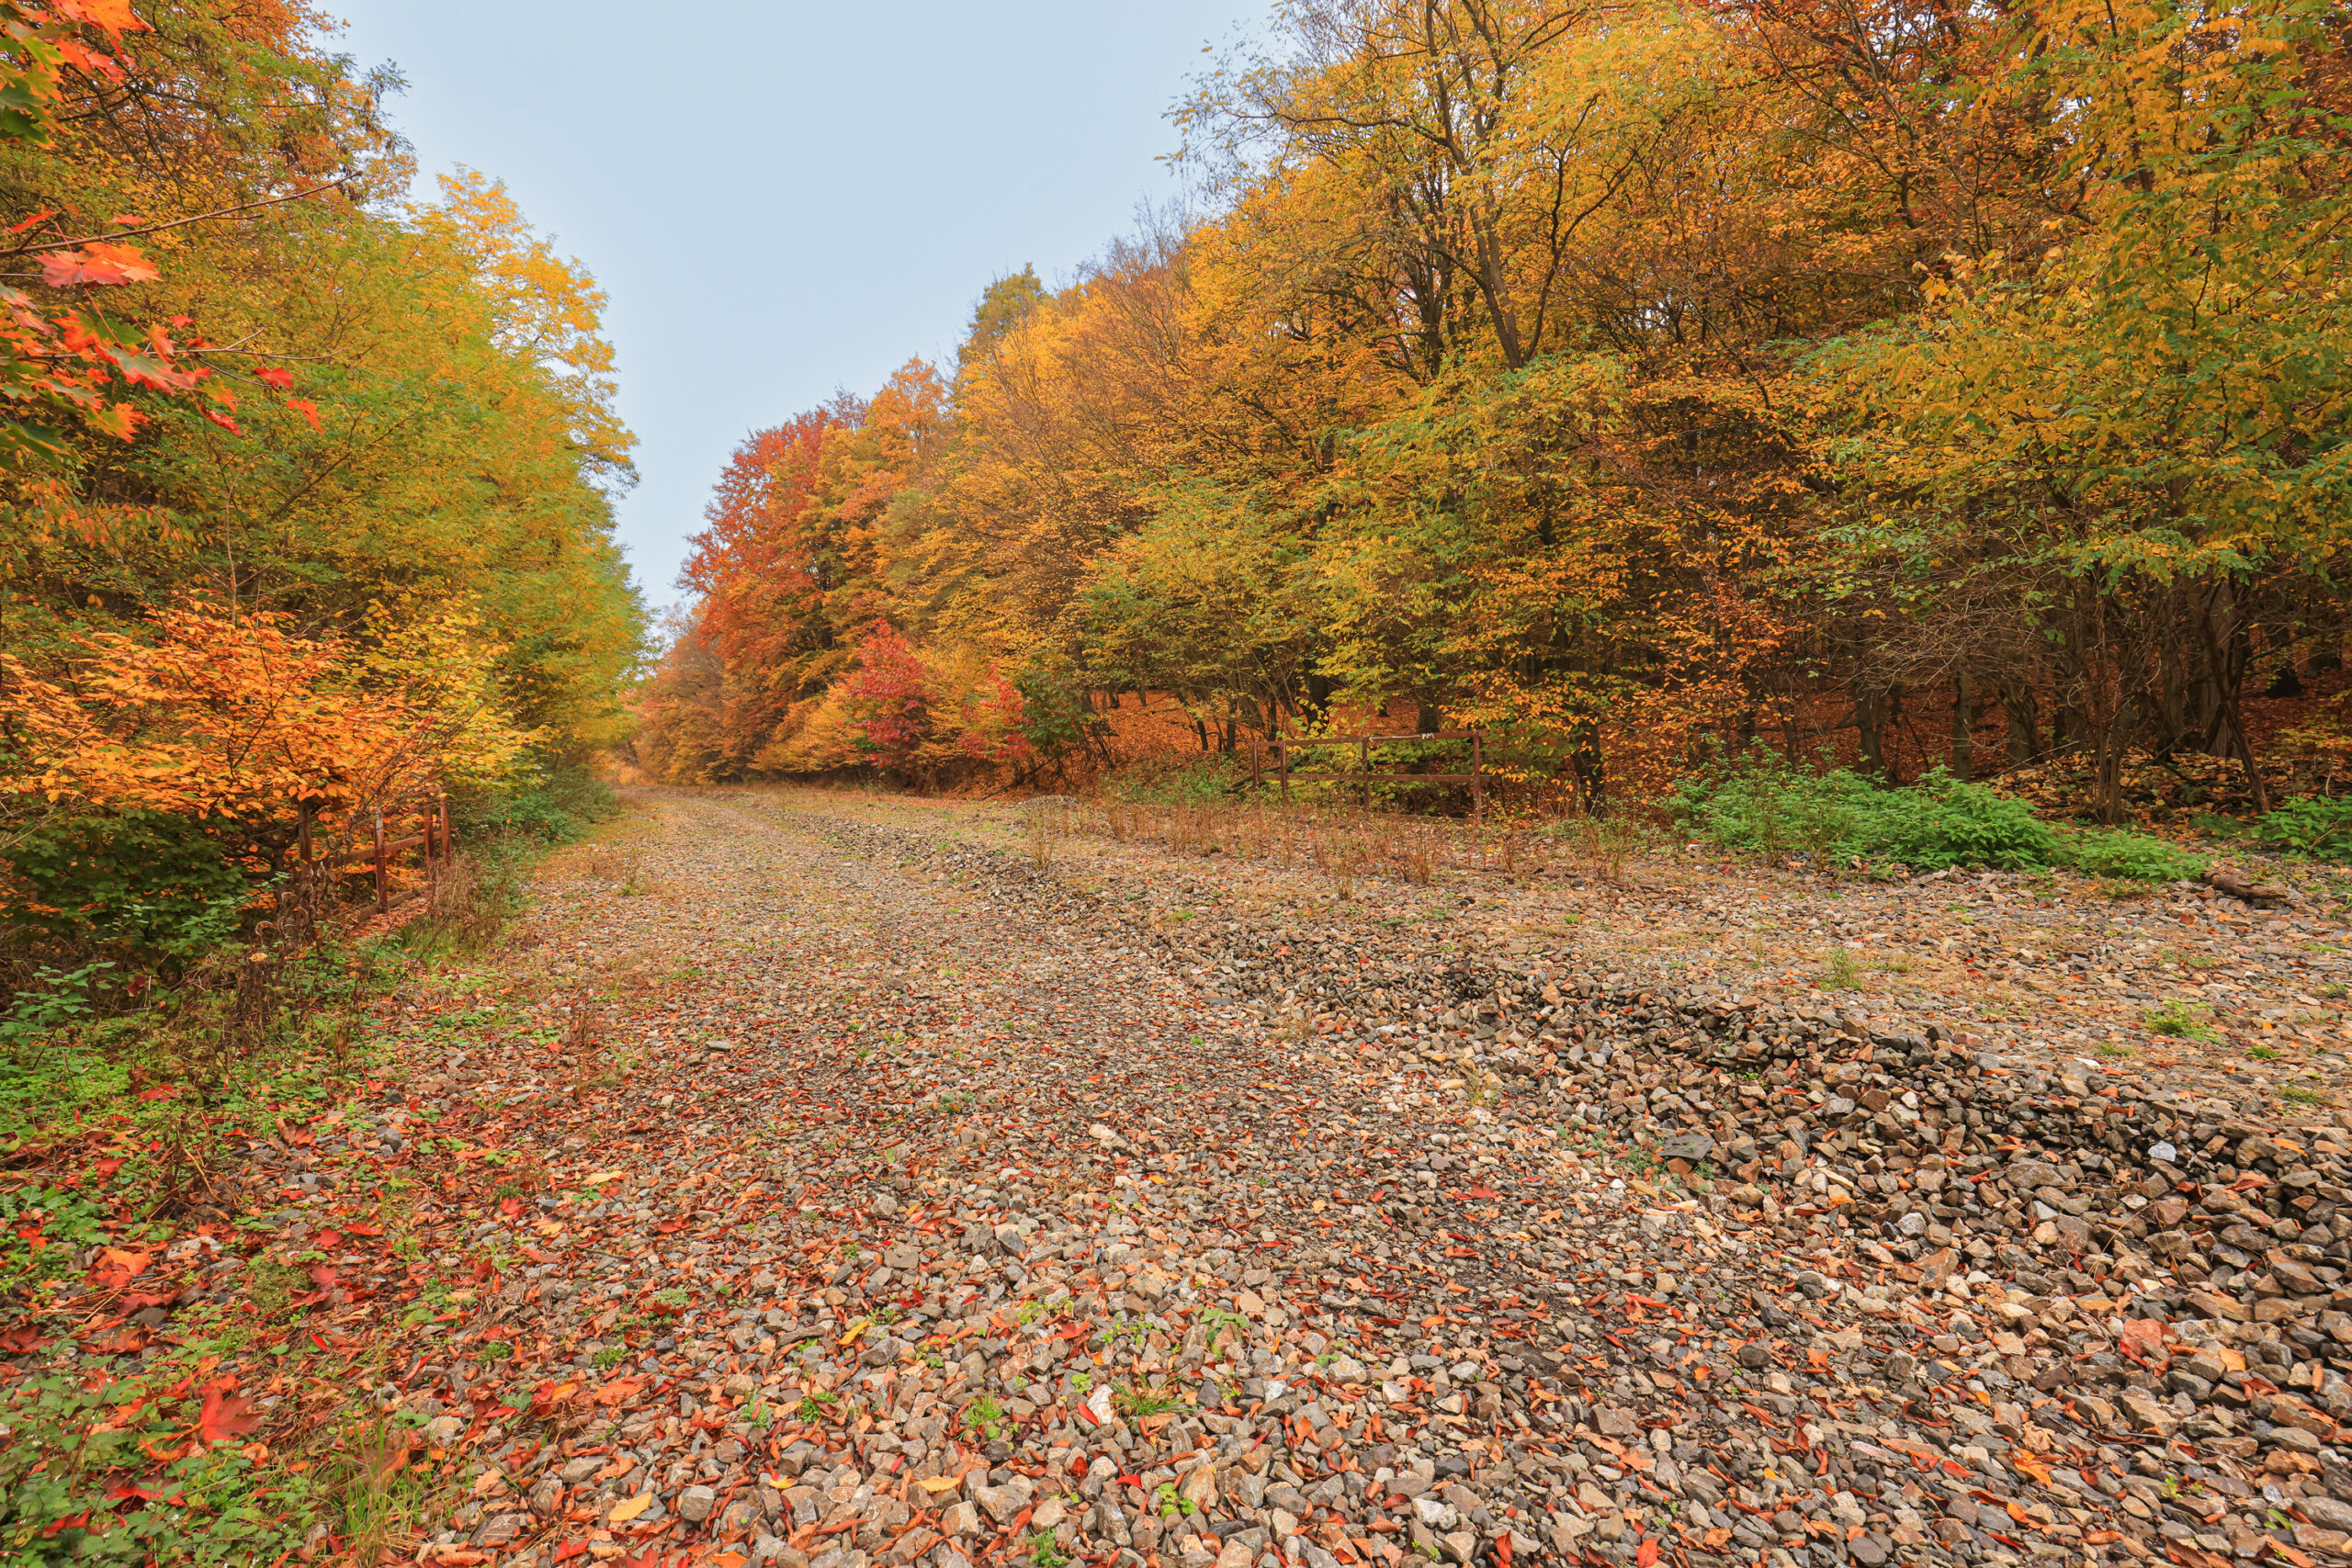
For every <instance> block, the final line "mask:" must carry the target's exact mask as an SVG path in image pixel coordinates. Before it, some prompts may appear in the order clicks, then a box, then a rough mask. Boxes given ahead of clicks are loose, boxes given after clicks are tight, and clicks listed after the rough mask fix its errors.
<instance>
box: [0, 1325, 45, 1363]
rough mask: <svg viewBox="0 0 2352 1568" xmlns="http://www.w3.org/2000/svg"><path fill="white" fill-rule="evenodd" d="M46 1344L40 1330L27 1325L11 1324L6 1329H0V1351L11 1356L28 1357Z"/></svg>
mask: <svg viewBox="0 0 2352 1568" xmlns="http://www.w3.org/2000/svg"><path fill="white" fill-rule="evenodd" d="M48 1343H49V1341H48V1340H47V1339H45V1338H43V1337H42V1336H41V1332H40V1329H38V1328H35V1327H34V1326H33V1325H31V1324H29V1323H18V1324H12V1325H9V1326H8V1327H6V1328H0V1350H5V1351H6V1352H7V1353H8V1354H9V1355H11V1356H24V1355H29V1354H31V1353H32V1352H33V1351H35V1350H38V1349H40V1348H41V1347H42V1346H44V1345H46V1344H48Z"/></svg>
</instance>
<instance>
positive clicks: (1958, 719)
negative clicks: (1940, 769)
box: [1951, 670, 1976, 780]
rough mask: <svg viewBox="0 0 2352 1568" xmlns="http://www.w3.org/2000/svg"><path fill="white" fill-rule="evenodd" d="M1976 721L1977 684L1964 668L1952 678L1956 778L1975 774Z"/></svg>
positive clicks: (1953, 756) (1952, 758) (1953, 750)
mask: <svg viewBox="0 0 2352 1568" xmlns="http://www.w3.org/2000/svg"><path fill="white" fill-rule="evenodd" d="M1975 722H1976V692H1975V684H1974V682H1972V681H1970V680H1969V678H1968V671H1965V670H1963V671H1961V672H1960V673H1959V674H1957V675H1955V676H1953V677H1952V679H1951V774H1952V777H1954V778H1956V779H1962V780H1965V779H1970V778H1973V777H1974V776H1975V773H1976V757H1975V752H1974V743H1975V737H1974V735H1973V733H1971V732H1972V730H1973V728H1974V727H1975Z"/></svg>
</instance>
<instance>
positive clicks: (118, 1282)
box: [90, 1247, 153, 1291]
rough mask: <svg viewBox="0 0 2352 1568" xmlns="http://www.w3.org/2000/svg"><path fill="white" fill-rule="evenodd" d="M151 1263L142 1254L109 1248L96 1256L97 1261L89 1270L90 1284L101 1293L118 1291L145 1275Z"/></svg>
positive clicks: (146, 1255) (150, 1259)
mask: <svg viewBox="0 0 2352 1568" xmlns="http://www.w3.org/2000/svg"><path fill="white" fill-rule="evenodd" d="M151 1261H153V1259H152V1258H150V1257H149V1256H148V1254H146V1253H144V1252H125V1251H124V1250H122V1248H120V1247H107V1249H106V1250H104V1251H103V1252H101V1253H99V1254H98V1261H97V1263H96V1266H95V1267H93V1268H92V1269H91V1270H90V1283H91V1284H92V1285H95V1286H96V1287H97V1288H98V1289H99V1290H101V1291H119V1290H121V1289H122V1288H123V1287H124V1286H125V1285H128V1284H130V1281H131V1280H135V1279H137V1278H139V1276H140V1275H141V1274H143V1273H145V1272H146V1271H147V1265H148V1264H149V1263H150V1262H151Z"/></svg>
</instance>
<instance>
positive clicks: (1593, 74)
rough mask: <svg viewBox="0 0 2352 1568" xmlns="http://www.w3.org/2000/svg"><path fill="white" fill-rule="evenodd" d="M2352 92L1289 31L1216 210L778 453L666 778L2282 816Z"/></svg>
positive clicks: (2131, 65)
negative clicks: (2220, 767)
mask: <svg viewBox="0 0 2352 1568" xmlns="http://www.w3.org/2000/svg"><path fill="white" fill-rule="evenodd" d="M2348 95H2352V57H2347V55H2346V17H2345V14H2344V12H2343V10H2342V8H2341V7H2340V6H2335V5H2333V4H2327V3H2322V0H2310V3H2304V0H2287V3H2270V0H2265V3H2262V4H2257V5H2251V6H2238V7H2232V8H2229V9H2227V10H2224V11H2218V12H2217V11H2212V10H2210V9H2205V8H2199V7H2188V6H2177V5H2171V4H2150V5H2143V6H2124V7H2117V6H2108V5H2104V4H2100V5H2088V4H2072V3H2061V4H2056V5H2045V6H2032V7H2029V8H2023V9H2019V8H2014V7H2006V6H1994V7H1980V8H1966V7H1962V8H1951V7H1941V6H1899V5H1871V4H1868V3H1867V0H1865V3H1860V4H1851V5H1849V4H1813V3H1810V0H1731V3H1727V4H1723V5H1718V6H1680V5H1672V4H1668V5H1657V6H1652V5H1645V4H1635V5H1623V6H1619V5H1610V6H1560V5H1546V4H1532V5H1521V4H1493V5H1488V4H1436V5H1392V4H1361V5H1352V4H1338V3H1332V4H1323V3H1319V0H1308V3H1301V4H1294V5H1288V6H1283V7H1282V8H1281V10H1280V12H1279V14H1278V17H1277V25H1276V27H1275V28H1274V29H1273V31H1272V34H1271V35H1270V36H1269V37H1268V39H1266V41H1265V42H1264V43H1263V44H1262V46H1261V47H1260V48H1259V49H1258V50H1256V51H1245V52H1242V53H1238V54H1234V55H1230V56H1228V57H1226V58H1224V59H1222V60H1221V61H1220V62H1219V63H1218V64H1217V66H1216V68H1215V69H1214V71H1213V72H1211V73H1208V74H1207V75H1205V76H1204V77H1203V78H1201V79H1200V80H1199V81H1198V83H1197V90H1196V91H1195V92H1193V94H1192V95H1191V96H1188V97H1187V98H1186V99H1184V100H1183V101H1182V103H1180V104H1179V105H1178V106H1177V107H1176V108H1175V110H1174V112H1173V118H1174V120H1175V129H1176V130H1177V132H1179V133H1180V135H1181V156H1182V164H1183V165H1184V166H1185V167H1186V168H1188V169H1189V170H1191V171H1192V172H1193V173H1194V174H1195V175H1197V189H1198V191H1199V192H1200V197H1199V204H1198V207H1197V209H1193V210H1178V211H1168V212H1162V213H1159V214H1155V215H1151V216H1150V217H1148V219H1147V220H1145V221H1144V223H1143V224H1142V226H1141V227H1140V229H1139V231H1137V232H1136V234H1135V236H1134V237H1133V238H1131V239H1129V240H1126V241H1124V242H1121V243H1116V244H1114V245H1113V246H1112V247H1111V248H1110V249H1109V250H1107V251H1106V252H1105V253H1104V254H1103V255H1102V256H1101V258H1100V259H1099V260H1098V261H1097V263H1096V264H1095V265H1092V266H1091V268H1089V269H1088V270H1087V271H1086V272H1085V273H1084V275H1083V276H1080V277H1079V278H1078V279H1077V280H1076V281H1075V282H1072V283H1070V284H1069V286H1067V287H1064V288H1058V289H1049V288H1046V287H1044V286H1043V285H1042V284H1041V282H1040V281H1039V279H1038V277H1037V276H1036V275H1035V272H1034V271H1024V272H1022V273H1019V274H1016V275H1014V276H1006V277H1001V278H999V279H997V280H996V281H995V282H993V283H991V284H990V285H989V287H988V288H987V290H986V292H985V294H984V295H983V296H982V298H981V300H980V303H979V305H978V310H976V311H975V312H974V314H973V317H972V320H971V323H970V330H969V333H968V336H967V339H966V341H965V342H964V343H963V344H962V345H961V347H960V348H959V349H958V350H957V352H956V362H955V363H954V364H953V365H939V366H933V365H928V364H924V363H921V362H910V363H909V364H908V365H907V366H906V367H904V368H903V369H901V370H900V371H899V373H898V374H897V375H895V376H894V377H892V378H891V379H890V381H889V382H888V385H886V386H884V387H882V388H879V389H876V390H875V391H874V392H873V394H872V395H871V396H870V397H860V396H842V397H841V398H838V399H836V400H833V401H831V402H830V403H828V404H826V405H825V406H822V407H820V408H815V409H810V410H809V411H807V412H803V413H801V414H798V415H797V416H796V417H794V418H793V419H791V420H790V421H788V422H786V423H782V424H779V425H776V426H775V427H774V428H771V429H767V430H763V431H759V432H757V433H755V434H752V436H750V437H749V438H748V439H747V440H746V441H745V442H744V443H743V444H742V446H741V447H740V449H739V450H738V451H737V452H736V454H735V457H734V461H733V462H732V464H731V465H730V466H729V468H728V470H727V472H726V475H725V476H724V478H723V479H722V481H721V482H720V484H719V486H718V491H717V494H716V498H715V499H714V501H713V502H712V503H711V506H710V509H709V513H708V526H707V530H706V531H705V532H704V533H703V534H702V535H701V536H699V538H698V540H697V548H696V550H695V555H694V557H693V559H692V562H691V564H690V566H689V568H688V570H687V572H686V580H685V582H686V586H687V587H689V588H690V589H691V591H692V592H693V594H694V595H695V597H694V601H693V604H692V607H691V612H690V614H689V615H688V616H687V617H686V619H685V620H684V624H682V625H681V626H677V627H676V628H674V630H675V632H676V635H675V636H674V637H673V639H672V641H671V643H670V646H669V651H668V654H667V658H666V660H665V662H664V663H663V665H662V670H661V671H660V673H659V676H658V678H657V679H656V680H655V681H654V682H652V684H651V686H650V690H649V691H648V693H647V694H646V695H645V698H644V700H643V702H642V704H641V715H642V718H643V726H644V727H643V729H642V731H641V733H640V734H639V736H638V738H637V740H636V748H637V752H638V756H639V760H640V761H642V762H643V763H644V765H645V766H646V767H647V768H649V769H650V772H651V773H654V774H656V775H658V776H661V777H665V778H671V779H678V780H715V779H739V778H744V777H752V776H761V775H771V776H772V775H786V774H796V773H802V774H806V773H828V772H829V771H832V770H838V769H842V768H845V767H853V766H861V765H876V764H878V765H881V766H883V767H886V768H888V769H893V770H896V771H898V772H899V773H900V774H901V776H913V775H921V776H924V777H928V778H932V779H948V778H952V777H954V776H956V775H957V774H958V773H963V774H967V775H968V774H970V773H973V772H974V771H976V769H977V768H978V767H979V766H980V765H982V764H987V763H990V762H995V763H999V764H1003V763H1010V764H1011V765H1012V767H1013V768H1014V769H1015V770H1017V771H1025V772H1027V773H1035V772H1037V771H1039V770H1042V769H1045V768H1046V767H1047V766H1048V765H1049V764H1063V765H1067V764H1069V763H1070V762H1071V761H1080V762H1081V763H1082V762H1083V761H1084V760H1085V758H1086V754H1087V751H1088V749H1089V746H1090V743H1091V740H1093V739H1098V738H1099V737H1100V736H1101V735H1102V734H1103V732H1104V731H1105V730H1106V728H1108V727H1109V726H1110V725H1111V724H1112V723H1113V722H1114V716H1115V715H1116V714H1117V713H1118V712H1119V711H1121V708H1120V705H1121V704H1124V705H1125V709H1126V710H1127V711H1132V710H1133V709H1134V707H1135V705H1136V704H1137V703H1138V702H1140V701H1143V700H1144V699H1145V697H1146V696H1147V695H1148V696H1149V697H1150V698H1151V699H1152V700H1153V701H1155V702H1164V703H1167V704H1170V705H1173V706H1174V707H1175V708H1176V709H1177V710H1178V711H1179V713H1180V714H1181V717H1182V720H1183V721H1184V722H1188V723H1190V724H1192V725H1193V726H1194V734H1195V736H1196V737H1197V740H1198V743H1199V744H1200V745H1201V746H1203V747H1214V748H1216V749H1219V750H1228V751H1230V750H1235V749H1237V748H1241V749H1246V748H1247V746H1248V745H1249V743H1250V739H1252V738H1253V737H1262V736H1264V735H1266V734H1267V733H1269V732H1270V731H1272V729H1274V728H1276V727H1277V726H1280V727H1283V728H1286V729H1288V730H1291V731H1293V732H1299V733H1311V732H1312V729H1313V727H1314V726H1316V725H1317V724H1318V723H1323V722H1326V721H1328V719H1329V716H1330V714H1331V713H1332V711H1333V705H1334V704H1339V705H1340V706H1341V708H1342V709H1345V710H1350V711H1356V712H1363V711H1369V710H1373V709H1377V708H1380V707H1382V706H1383V705H1397V704H1404V705H1410V706H1402V707H1396V708H1395V711H1396V713H1397V716H1398V718H1399V720H1400V721H1401V720H1404V719H1408V718H1409V717H1411V716H1412V715H1413V713H1414V712H1415V711H1416V709H1417V710H1418V715H1419V722H1420V723H1421V725H1422V727H1423V728H1435V727H1436V724H1438V723H1442V724H1445V725H1466V726H1476V727H1478V728H1485V729H1487V730H1489V731H1490V732H1492V733H1493V734H1494V735H1495V736H1496V738H1497V740H1498V745H1501V746H1503V747H1506V748H1507V750H1508V755H1509V757H1510V761H1512V762H1513V764H1514V765H1515V766H1516V768H1517V769H1518V770H1519V773H1520V775H1521V777H1523V778H1526V779H1529V780H1532V781H1537V782H1539V783H1541V784H1545V785H1548V794H1549V795H1550V796H1551V797H1552V798H1553V799H1555V801H1566V800H1568V799H1573V800H1574V801H1576V802H1577V803H1580V804H1582V805H1585V806H1587V807H1591V808H1594V809H1598V810H1606V809H1608V807H1609V804H1610V803H1611V801H1612V799H1615V798H1617V797H1618V796H1620V795H1624V796H1625V797H1626V798H1638V797H1641V796H1642V795H1645V793H1646V791H1647V790H1648V789H1649V788H1650V787H1652V786H1654V785H1655V784H1657V783H1658V782H1661V781H1662V780H1664V779H1668V778H1672V777H1675V776H1679V774H1681V773H1687V772H1689V771H1690V770H1691V768H1692V767H1694V766H1696V765H1697V764H1698V763H1699V762H1700V761H1702V760H1703V759H1704V758H1705V757H1706V756H1707V755H1709V754H1710V752H1711V750H1712V749H1713V748H1715V747H1725V748H1729V749H1730V750H1733V751H1735V752H1736V751H1740V750H1745V749H1747V748H1748V747H1750V746H1752V745H1754V744H1756V743H1759V742H1760V743H1762V744H1763V745H1765V746H1766V747H1768V748H1770V750H1772V751H1773V752H1774V753H1776V754H1778V755H1779V756H1781V758H1783V759H1784V760H1785V761H1788V762H1790V763H1792V764H1798V765H1804V764H1806V763H1809V762H1810V761H1812V760H1813V759H1814V758H1815V756H1816V755H1817V754H1818V753H1820V752H1821V751H1822V750H1823V749H1824V748H1827V749H1828V750H1829V751H1830V753H1831V755H1832V758H1833V760H1835V761H1844V762H1846V763H1848V764H1854V765H1859V766H1860V767H1861V768H1862V769H1863V770H1865V771H1867V772H1871V773H1882V774H1884V773H1890V772H1892V773H1900V774H1902V775H1904V776H1906V777H1916V776H1917V773H1918V772H1919V771H1920V770H1921V769H1922V768H1923V767H1927V766H1932V765H1935V764H1938V763H1942V764H1945V765H1948V766H1949V767H1950V768H1951V771H1952V772H1954V773H1958V774H1961V775H1962V776H1966V775H1969V774H1971V773H1978V772H1983V773H1990V772H1993V771H1995V770H1996V769H2000V768H2005V767H2009V766H2016V765H2023V764H2030V763H2035V762H2038V761H2044V760H2046V759H2050V758H2053V757H2063V758H2064V759H2067V760H2068V767H2069V778H2070V786H2069V787H2070V789H2071V790H2072V792H2073V794H2074V795H2075V798H2074V799H2072V800H2070V801H2069V802H2068V803H2067V804H2068V805H2069V806H2070V807H2071V808H2072V809H2073V810H2074V811H2075V814H2077V815H2081V816H2085V817H2090V818H2104V819H2107V820H2109V821H2115V820H2120V819H2121V818H2123V816H2124V815H2125V811H2126V807H2125V800H2124V791H2123V785H2122V780H2123V778H2124V774H2125V771H2126V763H2127V759H2130V758H2133V757H2140V758H2147V757H2154V758H2160V759H2170V758H2175V757H2203V758H2212V759H2222V760H2226V761H2227V762H2228V763H2229V764H2231V765H2232V767H2233V769H2234V770H2235V771H2236V775H2237V777H2238V780H2239V783H2238V784H2237V785H2236V786H2235V787H2236V788H2237V789H2239V790H2241V791H2243V792H2244V793H2245V794H2246V795H2248V796H2249V797H2250V799H2251V800H2252V802H2253V804H2255V805H2256V806H2257V807H2267V806H2268V805H2270V804H2271V802H2270V801H2269V799H2268V795H2269V794H2270V793H2272V792H2274V791H2276V790H2277V789H2278V788H2279V787H2280V781H2281V780H2283V779H2289V778H2292V777H2294V776H2297V775H2295V774H2294V773H2293V767H2292V766H2291V763H2292V760H2293V759H2295V758H2301V759H2304V760H2305V761H2306V762H2309V761H2312V760H2313V759H2317V760H2318V763H2317V765H2318V767H2319V770H2320V772H2321V773H2333V771H2334V770H2333V765H2332V759H2333V758H2334V757H2335V756H2336V755H2339V754H2340V749H2341V747H2342V744H2343V741H2342V735H2343V733H2344V727H2343V725H2342V722H2341V712H2340V708H2339V707H2338V705H2336V704H2335V703H2334V702H2333V701H2322V702H2320V703H2318V704H2316V705H2310V706H2307V707H2305V708H2301V709H2298V710H2296V712H2295V713H2294V714H2293V715H2292V716H2291V718H2292V720H2293V722H2291V723H2287V722H2279V723H2273V724H2270V725H2268V726H2267V727H2266V726H2264V725H2261V724H2257V723H2255V722H2253V721H2252V720H2250V718H2249V716H2248V714H2247V712H2246V707H2245V705H2246V704H2247V703H2248V702H2249V701H2251V700H2254V699H2256V698H2259V697H2262V696H2263V695H2264V694H2278V693H2280V692H2292V691H2298V690H2302V691H2307V692H2309V693H2311V694H2314V695H2318V696H2322V697H2324V696H2326V695H2327V694H2330V693H2332V692H2333V691H2335V689H2337V686H2338V684H2339V682H2335V680H2334V679H2333V677H2334V676H2335V671H2338V670H2339V668H2340V666H2341V662H2342V647H2343V643H2344V640H2345V637H2346V630H2347V626H2346V618H2345V608H2346V603H2345V599H2344V596H2343V594H2342V592H2341V591H2340V588H2339V586H2338V584H2337V582H2336V575H2337V553H2338V551H2339V550H2340V548H2341V547H2342V544H2343V540H2344V537H2345V530H2346V523H2347V520H2352V491H2347V490H2346V457H2347V450H2352V448H2347V445H2346V434H2347V426H2346V390H2347V384H2346V355H2345V344H2346V342H2347V341H2352V338H2347V326H2348V325H2352V321H2347V310H2352V305H2348V304H2347V299H2346V295H2345V293H2344V290H2343V288H2342V279H2343V276H2344V264H2345V251H2344V246H2345V244H2346V216H2347V206H2346V200H2347V198H2346V187H2345V183H2344V176H2345V173H2346V157H2347V152H2352V145H2347V141H2346V133H2347V124H2348V123H2352V122H2347V119H2346V115H2347V113H2348V112H2352V96H2348ZM2304 682H2316V683H2315V684H2313V685H2312V686H2309V687H2306V686H2305V685H2304ZM1391 728H1394V726H1391ZM2274 743H2275V744H2274ZM2274 751H2275V752H2276V753H2277V754H2276V755H2274V754H2273V753H2274ZM2281 769H2285V770H2286V773H2280V772H2279V770H2281ZM1538 793H1544V792H1543V791H1539V792H1538Z"/></svg>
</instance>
